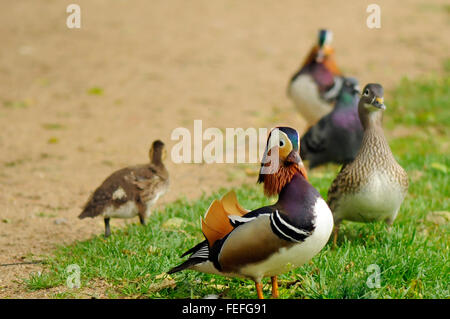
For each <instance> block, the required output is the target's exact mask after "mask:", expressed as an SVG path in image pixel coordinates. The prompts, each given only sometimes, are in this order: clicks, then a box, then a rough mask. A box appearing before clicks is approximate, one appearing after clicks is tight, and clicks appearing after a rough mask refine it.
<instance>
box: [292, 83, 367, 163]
mask: <svg viewBox="0 0 450 319" xmlns="http://www.w3.org/2000/svg"><path fill="white" fill-rule="evenodd" d="M359 95H360V93H359V88H358V81H357V80H356V79H354V78H345V79H344V83H343V86H342V88H341V90H340V92H339V94H338V96H337V100H336V104H335V107H334V109H333V111H331V112H330V113H328V114H327V115H325V116H324V117H322V118H321V119H320V121H319V122H318V123H317V124H315V125H314V126H312V127H311V128H309V130H308V131H307V132H306V133H305V134H304V135H303V136H302V138H301V140H300V144H301V145H302V148H301V152H300V156H301V157H302V159H303V160H305V161H306V160H308V161H309V168H314V167H316V166H319V165H322V164H325V163H329V162H333V163H338V164H345V163H349V162H351V161H353V160H354V159H355V157H356V154H357V153H358V151H359V148H360V146H361V142H362V137H363V133H364V131H363V127H362V125H361V121H360V120H359V116H358V102H359Z"/></svg>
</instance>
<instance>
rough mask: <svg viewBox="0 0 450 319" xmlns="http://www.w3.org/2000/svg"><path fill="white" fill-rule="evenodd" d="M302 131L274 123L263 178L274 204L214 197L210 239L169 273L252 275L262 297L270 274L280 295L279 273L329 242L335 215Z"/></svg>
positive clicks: (206, 230)
mask: <svg viewBox="0 0 450 319" xmlns="http://www.w3.org/2000/svg"><path fill="white" fill-rule="evenodd" d="M299 148H300V144H299V135H298V132H297V131H296V130H295V129H293V128H289V127H278V128H275V129H273V130H272V131H271V132H270V134H269V137H268V142H267V146H266V150H265V154H264V158H263V162H262V164H261V169H260V174H259V178H258V182H259V183H263V184H264V193H265V194H266V195H267V196H273V195H278V201H277V202H276V203H275V204H274V205H270V206H264V207H261V208H258V209H256V210H253V211H247V210H245V209H243V208H242V207H241V206H240V205H239V204H238V202H237V199H236V195H235V194H234V193H228V194H227V195H225V196H224V198H222V199H221V200H220V201H218V200H215V201H213V203H212V204H211V206H210V207H209V209H208V211H207V212H206V214H205V217H204V219H202V232H203V235H204V236H205V238H206V240H204V241H203V242H201V243H199V244H198V245H196V246H195V247H193V248H191V249H189V250H188V251H187V252H185V253H184V254H183V255H182V257H184V256H186V255H190V257H189V258H188V259H187V260H186V261H185V262H183V263H182V264H180V265H179V266H176V267H174V268H172V269H171V270H170V271H169V272H168V273H169V274H170V273H175V272H178V271H181V270H185V269H192V270H196V271H200V272H206V273H212V274H220V275H224V276H232V277H234V276H235V277H243V278H249V279H252V280H253V281H254V282H255V284H256V290H257V295H258V298H260V299H262V298H264V296H263V291H262V283H261V281H262V279H263V278H264V277H271V279H272V296H273V297H275V298H276V297H278V295H279V294H278V283H277V275H279V274H282V273H284V272H287V271H289V270H290V269H292V268H294V267H298V266H300V265H302V264H304V263H306V262H308V261H309V260H310V259H311V258H313V257H314V256H315V255H316V254H317V253H319V252H320V250H321V249H322V248H323V247H324V246H325V244H326V243H327V241H328V239H329V237H330V235H331V232H332V229H333V218H332V214H331V211H330V209H329V208H328V206H327V204H326V202H325V201H324V200H323V199H322V197H321V196H320V194H319V192H318V191H317V190H316V189H315V188H314V187H313V186H312V185H311V184H310V183H309V182H308V178H307V175H306V171H305V168H304V166H303V163H302V160H301V158H300V154H299Z"/></svg>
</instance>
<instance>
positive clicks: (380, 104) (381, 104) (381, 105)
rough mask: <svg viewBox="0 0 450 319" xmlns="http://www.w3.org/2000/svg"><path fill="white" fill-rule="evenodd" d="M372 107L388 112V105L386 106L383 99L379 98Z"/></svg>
mask: <svg viewBox="0 0 450 319" xmlns="http://www.w3.org/2000/svg"><path fill="white" fill-rule="evenodd" d="M372 105H373V106H375V107H376V108H379V109H381V110H386V105H384V99H383V98H382V97H377V98H376V99H375V100H374V101H373V102H372Z"/></svg>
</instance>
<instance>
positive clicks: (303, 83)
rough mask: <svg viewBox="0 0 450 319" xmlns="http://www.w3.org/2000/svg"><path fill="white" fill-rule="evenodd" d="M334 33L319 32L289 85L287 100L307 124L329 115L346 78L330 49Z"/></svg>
mask: <svg viewBox="0 0 450 319" xmlns="http://www.w3.org/2000/svg"><path fill="white" fill-rule="evenodd" d="M331 40H332V32H331V31H329V30H320V31H319V39H318V43H317V45H315V46H314V47H313V48H312V49H311V51H310V52H309V54H308V55H307V57H306V59H305V60H304V62H303V64H302V66H301V68H300V70H299V71H298V72H297V73H295V74H294V75H293V76H292V78H291V80H290V82H289V86H288V97H289V98H290V99H291V100H292V101H293V102H294V104H295V106H296V108H297V110H298V112H300V114H301V115H302V116H303V117H304V119H305V120H306V122H307V123H308V125H314V124H315V123H316V122H317V121H318V120H319V119H320V118H321V117H322V116H324V115H326V114H327V113H329V112H330V111H331V110H332V108H333V104H334V102H335V101H336V97H337V95H338V93H339V91H340V89H341V87H342V83H343V79H342V77H341V72H340V70H339V69H338V67H337V65H336V62H335V59H334V50H333V48H332V47H331Z"/></svg>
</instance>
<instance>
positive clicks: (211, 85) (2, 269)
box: [0, 0, 450, 298]
mask: <svg viewBox="0 0 450 319" xmlns="http://www.w3.org/2000/svg"><path fill="white" fill-rule="evenodd" d="M70 3H77V4H79V5H80V7H81V29H69V28H67V26H66V17H67V15H68V14H67V13H66V6H67V5H68V4H70ZM369 3H371V2H367V1H327V2H320V4H319V1H300V0H292V1H291V0H288V1H263V0H259V1H239V0H233V1H209V0H204V1H198V0H194V1H188V2H186V1H181V0H179V1H173V0H171V1H162V0H161V1H159V0H158V1H156V0H154V1H147V0H139V1H137V0H136V1H132V2H130V1H108V0H96V1H88V0H77V1H72V0H71V1H61V0H45V1H44V0H35V1H11V0H10V1H1V2H0V21H1V24H0V39H1V43H2V44H1V50H0V127H1V130H0V150H1V152H0V264H10V263H17V262H22V261H23V260H30V259H31V258H35V259H39V255H41V254H45V253H48V252H51V250H52V248H54V247H55V245H59V244H63V243H71V242H73V241H75V240H84V239H88V238H90V237H91V236H92V235H94V234H99V233H102V232H103V222H102V220H101V219H96V220H79V219H78V218H77V215H78V214H79V213H80V209H81V206H82V205H83V204H84V202H85V201H86V199H87V198H88V196H89V194H90V192H92V191H93V190H94V189H95V187H97V186H98V185H99V184H100V183H101V182H102V180H103V179H104V178H105V177H106V176H107V175H109V174H110V173H111V172H112V171H114V170H116V169H118V168H121V167H124V166H128V165H131V164H137V163H144V162H146V161H147V153H148V148H149V146H150V144H151V142H152V141H153V140H154V139H156V138H159V139H162V140H163V141H164V142H166V144H167V147H168V150H169V154H170V150H171V147H172V146H173V145H174V144H175V143H176V141H171V139H170V136H171V133H172V131H173V130H174V128H176V127H186V128H188V129H190V130H192V127H193V120H194V119H201V120H203V127H204V128H207V127H218V128H220V129H224V128H226V127H233V128H236V127H242V128H248V127H256V128H258V127H268V128H270V127H273V126H275V125H277V124H288V125H291V126H294V127H296V128H298V129H299V130H303V129H304V127H305V123H304V121H303V120H302V118H301V117H300V116H299V115H297V114H296V113H295V111H294V108H293V106H292V104H291V102H290V101H289V100H288V98H287V96H286V85H287V81H288V80H289V78H290V76H291V75H292V73H293V72H294V71H296V70H297V68H298V66H299V64H300V63H301V61H302V60H303V58H304V55H305V54H306V53H307V51H308V50H309V48H310V47H311V45H312V43H313V42H314V41H315V39H316V34H317V30H318V29H319V28H323V27H326V28H329V29H331V30H332V31H333V32H334V42H333V44H334V47H335V49H336V54H337V56H336V59H337V62H338V64H339V66H340V67H341V68H342V70H344V72H345V73H346V74H348V75H353V76H355V77H357V78H359V79H360V81H361V83H362V85H363V84H364V83H366V82H368V81H370V82H380V83H382V84H383V85H384V86H385V88H387V89H389V88H392V87H393V86H394V85H395V84H396V83H397V82H398V81H399V80H400V79H401V78H402V77H403V76H409V77H420V76H421V75H425V74H430V73H432V72H439V71H440V69H441V66H442V62H443V60H444V59H445V58H447V57H448V52H449V51H450V50H449V38H448V34H449V31H450V30H449V26H450V23H449V18H450V15H449V12H450V10H449V6H448V2H446V1H428V0H427V1H425V0H421V1H419V0H418V1H415V0H414V1H401V2H400V1H376V3H377V4H379V5H380V7H381V29H369V28H367V26H366V18H367V16H368V13H366V7H367V5H368V4H369ZM446 3H447V5H446ZM388 103H389V101H387V104H388ZM169 158H170V157H169ZM167 167H168V169H169V171H170V174H171V188H170V191H169V193H168V194H167V195H166V196H165V197H163V198H161V200H160V201H159V203H158V206H159V207H161V205H164V204H165V203H168V202H170V201H173V200H175V199H177V198H179V197H180V196H186V197H187V198H196V197H198V196H200V195H201V194H202V193H203V192H205V193H210V192H212V191H213V190H216V189H218V188H219V187H221V186H225V187H230V186H236V185H240V184H242V183H253V182H255V176H251V175H248V174H246V173H245V170H244V169H243V168H242V166H240V165H237V164H217V165H205V164H174V163H173V162H171V161H170V160H169V161H167ZM128 222H137V219H136V220H133V221H128ZM123 224H124V222H122V221H117V220H113V221H112V227H113V230H114V228H115V227H119V226H120V225H123ZM40 269H41V266H39V265H10V266H5V265H0V297H3V298H5V297H15V298H28V297H47V296H48V294H46V293H31V292H29V291H27V290H26V289H25V288H24V287H23V284H21V283H20V282H21V278H26V277H28V276H29V273H30V272H31V271H38V270H40Z"/></svg>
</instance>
